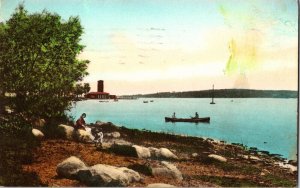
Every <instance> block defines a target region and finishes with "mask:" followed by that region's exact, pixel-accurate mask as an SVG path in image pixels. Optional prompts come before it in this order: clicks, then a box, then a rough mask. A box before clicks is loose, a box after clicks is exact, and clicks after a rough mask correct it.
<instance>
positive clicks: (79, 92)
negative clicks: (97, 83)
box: [74, 84, 84, 98]
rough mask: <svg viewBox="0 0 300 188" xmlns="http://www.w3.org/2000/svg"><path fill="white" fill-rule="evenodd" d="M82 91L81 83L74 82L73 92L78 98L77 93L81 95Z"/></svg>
mask: <svg viewBox="0 0 300 188" xmlns="http://www.w3.org/2000/svg"><path fill="white" fill-rule="evenodd" d="M83 93H84V88H83V86H82V85H81V84H76V85H75V87H74V94H75V95H76V97H77V98H78V96H79V95H82V94H83Z"/></svg>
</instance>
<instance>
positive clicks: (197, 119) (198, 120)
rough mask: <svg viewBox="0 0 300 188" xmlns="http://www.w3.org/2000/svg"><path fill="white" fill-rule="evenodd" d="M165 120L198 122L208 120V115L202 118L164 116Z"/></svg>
mask: <svg viewBox="0 0 300 188" xmlns="http://www.w3.org/2000/svg"><path fill="white" fill-rule="evenodd" d="M165 121H166V122H190V123H199V122H205V123H209V122H210V117H203V118H171V117H165Z"/></svg>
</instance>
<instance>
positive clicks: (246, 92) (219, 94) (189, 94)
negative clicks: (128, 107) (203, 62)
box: [121, 89, 298, 98]
mask: <svg viewBox="0 0 300 188" xmlns="http://www.w3.org/2000/svg"><path fill="white" fill-rule="evenodd" d="M212 96H214V98H298V91H292V90H254V89H217V90H214V92H212V90H200V91H183V92H159V93H151V94H136V95H122V96H121V97H136V98H211V97H212Z"/></svg>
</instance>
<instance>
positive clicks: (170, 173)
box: [152, 161, 183, 181]
mask: <svg viewBox="0 0 300 188" xmlns="http://www.w3.org/2000/svg"><path fill="white" fill-rule="evenodd" d="M161 164H162V167H157V168H152V174H153V176H163V177H168V178H175V179H176V180H178V181H182V180H183V177H182V174H181V172H180V171H179V170H178V169H177V167H176V166H175V165H173V164H171V163H168V162H166V161H162V162H161Z"/></svg>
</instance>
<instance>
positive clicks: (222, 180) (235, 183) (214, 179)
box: [195, 175, 260, 187]
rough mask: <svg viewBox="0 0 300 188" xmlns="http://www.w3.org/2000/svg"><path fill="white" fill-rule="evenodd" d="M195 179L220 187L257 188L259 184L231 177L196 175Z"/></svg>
mask: <svg viewBox="0 0 300 188" xmlns="http://www.w3.org/2000/svg"><path fill="white" fill-rule="evenodd" d="M195 178H196V179H200V180H202V181H204V182H209V183H213V184H217V185H219V186H222V187H257V186H260V184H258V183H256V182H253V181H251V180H248V179H238V178H231V177H219V176H205V175H197V176H195Z"/></svg>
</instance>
